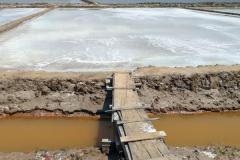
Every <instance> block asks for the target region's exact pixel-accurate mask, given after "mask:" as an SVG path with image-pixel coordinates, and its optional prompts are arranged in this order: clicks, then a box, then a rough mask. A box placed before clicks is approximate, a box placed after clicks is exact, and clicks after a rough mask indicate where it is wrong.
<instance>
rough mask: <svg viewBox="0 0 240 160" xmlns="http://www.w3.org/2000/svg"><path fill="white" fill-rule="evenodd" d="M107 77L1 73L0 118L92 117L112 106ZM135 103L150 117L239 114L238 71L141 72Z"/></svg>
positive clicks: (215, 68)
mask: <svg viewBox="0 0 240 160" xmlns="http://www.w3.org/2000/svg"><path fill="white" fill-rule="evenodd" d="M109 75H111V73H97V74H95V73H89V74H88V73H86V74H82V73H39V72H2V73H0V114H1V115H2V116H4V115H13V114H16V113H34V114H35V115H40V116H41V115H47V114H50V113H51V114H52V113H53V114H60V115H61V114H64V115H92V116H94V115H97V114H99V113H101V110H102V109H105V108H107V107H108V105H109V104H110V103H111V93H108V92H107V91H106V90H105V78H106V77H107V76H109ZM134 75H135V76H136V79H135V80H136V81H137V82H140V83H141V87H140V89H139V90H138V94H139V98H140V100H141V101H142V102H143V103H145V104H151V106H152V109H150V110H149V111H150V112H157V113H171V112H201V111H214V112H221V111H233V110H240V66H239V65H236V66H207V67H197V68H154V67H149V68H142V69H138V70H136V71H135V72H134Z"/></svg>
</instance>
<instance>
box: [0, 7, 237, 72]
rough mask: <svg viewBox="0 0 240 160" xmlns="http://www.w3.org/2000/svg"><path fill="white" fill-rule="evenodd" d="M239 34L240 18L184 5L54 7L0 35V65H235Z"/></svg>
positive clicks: (83, 68) (80, 67)
mask: <svg viewBox="0 0 240 160" xmlns="http://www.w3.org/2000/svg"><path fill="white" fill-rule="evenodd" d="M239 35H240V19H239V18H236V17H228V16H221V15H214V14H209V13H204V12H197V11H191V10H185V9H174V8H171V9H169V8H165V9H143V8H142V9H121V8H118V9H56V10H53V11H51V12H49V13H47V14H45V15H43V16H41V17H39V18H36V19H34V20H32V21H28V22H27V23H24V24H23V25H21V26H19V27H17V28H15V29H13V30H11V31H9V32H6V33H4V34H1V35H0V57H1V60H0V68H1V69H10V70H12V69H27V70H32V69H33V70H47V71H96V70H97V71H99V70H100V71H102V70H104V71H105V70H115V69H119V68H121V69H122V68H126V69H134V68H136V67H139V66H148V65H154V66H170V67H175V66H197V65H214V64H239V63H240V36H239ZM3 57H4V58H3Z"/></svg>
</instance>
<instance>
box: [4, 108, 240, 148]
mask: <svg viewBox="0 0 240 160" xmlns="http://www.w3.org/2000/svg"><path fill="white" fill-rule="evenodd" d="M159 118H160V120H158V121H155V122H154V126H155V127H156V129H157V130H164V131H166V133H167V138H166V143H167V145H171V146H207V145H231V146H238V147H240V113H237V112H236V113H205V114H195V115H159ZM0 131H1V132H0V142H1V143H0V152H13V151H24V152H28V151H33V150H36V149H51V150H52V149H63V148H83V147H90V146H96V145H99V144H100V141H101V139H102V138H112V139H114V131H113V126H112V124H111V123H110V120H93V119H86V118H84V119H83V118H81V119H80V118H60V117H58V118H29V117H28V118H19V117H18V118H4V119H0Z"/></svg>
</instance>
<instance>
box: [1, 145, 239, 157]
mask: <svg viewBox="0 0 240 160" xmlns="http://www.w3.org/2000/svg"><path fill="white" fill-rule="evenodd" d="M169 150H170V152H171V153H173V154H175V155H178V158H179V159H182V160H210V159H214V160H239V158H240V149H238V148H234V147H214V146H210V147H193V148H189V147H170V148H169ZM116 153H117V152H110V154H109V155H107V154H104V153H101V151H100V150H99V148H94V147H90V148H83V149H68V150H64V149H62V150H56V151H46V150H40V151H36V152H30V153H20V152H16V153H1V152H0V160H26V159H29V160H30V159H31V160H59V159H61V160H109V159H110V160H120V157H119V156H118V155H117V154H116Z"/></svg>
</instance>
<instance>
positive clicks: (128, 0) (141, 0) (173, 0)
mask: <svg viewBox="0 0 240 160" xmlns="http://www.w3.org/2000/svg"><path fill="white" fill-rule="evenodd" d="M96 1H97V2H100V3H112V4H121V3H124V4H125V3H204V2H239V0H96Z"/></svg>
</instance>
